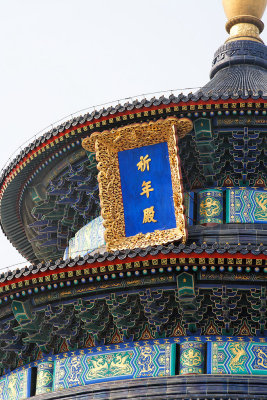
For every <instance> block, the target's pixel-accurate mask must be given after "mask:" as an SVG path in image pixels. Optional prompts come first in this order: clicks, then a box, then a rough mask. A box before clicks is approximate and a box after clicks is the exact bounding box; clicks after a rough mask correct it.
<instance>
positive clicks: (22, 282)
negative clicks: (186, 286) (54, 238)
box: [0, 243, 267, 301]
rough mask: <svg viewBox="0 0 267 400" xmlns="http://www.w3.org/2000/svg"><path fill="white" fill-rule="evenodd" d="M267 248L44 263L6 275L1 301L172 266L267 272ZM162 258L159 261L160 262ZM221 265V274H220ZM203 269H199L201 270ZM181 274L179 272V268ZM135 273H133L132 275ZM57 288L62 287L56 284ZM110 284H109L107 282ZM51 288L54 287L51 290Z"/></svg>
mask: <svg viewBox="0 0 267 400" xmlns="http://www.w3.org/2000/svg"><path fill="white" fill-rule="evenodd" d="M266 256H267V246H263V245H261V246H252V245H247V246H244V245H229V244H224V245H223V244H217V243H214V244H212V245H207V244H206V243H203V244H202V245H196V244H195V243H192V244H191V245H184V244H181V243H180V244H175V243H171V244H169V245H166V246H162V245H161V246H154V247H147V248H145V249H139V248H138V249H135V250H122V251H116V252H113V253H108V252H105V253H102V254H101V253H95V254H93V255H91V254H88V255H86V256H84V257H76V258H75V259H68V260H65V261H63V260H62V259H59V260H57V261H56V262H55V263H52V262H51V263H50V262H48V263H39V264H38V265H31V266H29V267H25V268H22V269H17V270H14V271H8V272H6V273H3V274H2V275H1V276H0V298H4V300H6V301H8V299H9V296H11V299H12V296H13V295H14V294H15V293H18V292H22V291H25V290H27V291H28V293H29V294H30V293H31V288H32V289H34V290H38V289H36V288H38V287H42V288H43V289H42V290H45V287H48V289H49V290H51V289H52V286H51V282H52V283H53V285H54V288H56V287H57V285H60V284H61V285H62V283H63V286H64V282H65V283H67V282H68V283H67V286H69V285H71V284H73V283H74V284H75V285H77V284H83V281H82V280H84V279H85V278H87V279H88V278H89V279H90V282H94V281H95V282H96V283H98V282H99V285H101V282H102V283H103V282H106V281H107V280H109V279H111V280H113V279H114V278H116V277H117V278H122V277H123V276H124V274H126V275H125V277H126V276H131V275H132V274H133V276H135V275H139V274H140V273H142V271H145V272H144V273H143V274H144V275H146V274H147V273H152V274H155V273H160V274H161V273H162V272H165V273H168V272H172V268H173V267H172V265H173V266H174V267H175V268H177V265H178V268H180V269H179V270H181V271H183V270H184V271H187V272H190V271H192V272H196V271H197V270H199V271H202V272H209V271H213V272H214V271H215V270H216V271H217V272H218V273H220V274H224V273H225V272H228V273H229V272H230V273H231V274H232V273H233V274H241V275H242V274H244V272H245V273H249V272H250V270H251V271H253V272H254V273H256V274H258V273H266V272H267V262H266ZM155 260H156V261H155ZM229 265H230V269H229ZM214 266H215V270H214ZM196 267H197V268H196ZM177 271H178V269H177ZM129 273H130V274H129ZM55 285H56V286H55ZM105 285H107V282H106V283H105ZM49 286H50V288H49Z"/></svg>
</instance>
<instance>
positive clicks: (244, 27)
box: [223, 0, 267, 43]
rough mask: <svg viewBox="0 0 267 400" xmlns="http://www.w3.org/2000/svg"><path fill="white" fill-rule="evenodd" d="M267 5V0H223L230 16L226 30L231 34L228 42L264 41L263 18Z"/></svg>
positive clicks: (227, 14)
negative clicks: (261, 34) (261, 35)
mask: <svg viewBox="0 0 267 400" xmlns="http://www.w3.org/2000/svg"><path fill="white" fill-rule="evenodd" d="M266 5H267V0H223V6H224V11H225V14H226V16H227V18H228V21H227V23H226V30H227V32H228V33H229V34H230V37H229V38H228V39H227V40H226V42H232V41H235V40H253V41H255V42H261V43H263V41H262V40H261V38H260V33H261V32H262V31H263V28H264V24H263V22H262V21H261V18H262V16H263V13H264V10H265V8H266Z"/></svg>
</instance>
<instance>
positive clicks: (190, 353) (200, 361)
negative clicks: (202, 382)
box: [180, 341, 205, 375]
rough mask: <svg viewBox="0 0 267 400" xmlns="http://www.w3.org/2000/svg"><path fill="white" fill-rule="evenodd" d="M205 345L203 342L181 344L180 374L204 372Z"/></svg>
mask: <svg viewBox="0 0 267 400" xmlns="http://www.w3.org/2000/svg"><path fill="white" fill-rule="evenodd" d="M204 353H205V345H204V343H201V342H194V341H190V342H184V343H181V344H180V375H188V374H204V363H205V358H204Z"/></svg>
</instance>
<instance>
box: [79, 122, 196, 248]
mask: <svg viewBox="0 0 267 400" xmlns="http://www.w3.org/2000/svg"><path fill="white" fill-rule="evenodd" d="M191 129H192V122H191V121H190V120H188V119H185V118H183V119H178V118H175V117H170V118H167V119H164V120H163V119H160V120H158V121H156V122H148V123H143V124H132V125H128V126H125V127H121V128H118V129H116V130H111V131H104V132H95V133H93V134H92V135H91V136H90V137H88V138H86V139H84V141H83V147H84V148H85V149H86V150H89V151H96V159H97V161H98V165H97V168H98V170H99V174H98V182H99V196H100V205H101V215H102V217H103V220H104V222H103V224H104V227H105V240H106V244H107V249H108V250H111V251H115V250H122V249H134V248H137V247H139V248H144V247H147V246H153V245H159V244H163V243H168V242H171V241H173V240H182V241H185V240H186V226H185V217H184V213H183V211H184V210H183V192H182V182H181V175H180V168H179V159H178V155H177V143H176V138H177V137H181V136H184V135H185V134H186V133H187V132H189V131H191ZM162 142H167V145H168V152H169V162H170V169H171V180H172V189H173V200H174V210H175V219H176V228H173V229H167V230H156V231H155V232H151V233H147V234H143V233H139V234H137V235H135V236H130V237H126V236H125V222H124V208H123V199H122V191H121V180H120V170H119V160H118V152H119V151H123V150H129V149H134V148H137V147H143V146H148V145H153V144H157V143H162ZM94 149H95V150H94Z"/></svg>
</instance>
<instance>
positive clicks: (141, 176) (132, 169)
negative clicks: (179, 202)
mask: <svg viewBox="0 0 267 400" xmlns="http://www.w3.org/2000/svg"><path fill="white" fill-rule="evenodd" d="M118 158H119V168H120V178H121V188H122V198H123V207H124V220H125V235H126V237H129V236H134V235H136V234H138V233H143V234H145V233H148V232H154V231H155V230H165V229H173V228H176V219H175V212H174V203H173V191H172V180H171V170H170V163H169V153H168V145H167V143H166V142H163V143H158V144H154V145H150V146H143V147H139V148H136V149H132V150H124V151H120V152H118Z"/></svg>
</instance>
